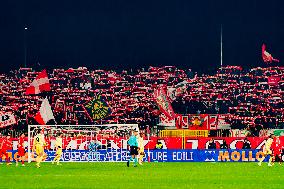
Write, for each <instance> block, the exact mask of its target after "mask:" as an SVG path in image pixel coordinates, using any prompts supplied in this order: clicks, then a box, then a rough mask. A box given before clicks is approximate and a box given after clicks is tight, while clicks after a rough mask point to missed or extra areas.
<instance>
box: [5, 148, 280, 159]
mask: <svg viewBox="0 0 284 189" xmlns="http://www.w3.org/2000/svg"><path fill="white" fill-rule="evenodd" d="M45 153H46V156H45V159H44V161H46V162H51V161H52V160H53V159H54V157H55V151H51V150H48V151H45ZM8 155H9V158H10V160H11V161H15V159H16V158H17V157H18V155H17V152H16V151H10V152H9V154H8ZM27 157H28V156H27V154H26V160H27ZM148 157H149V158H148ZM262 157H263V152H262V151H259V150H150V151H149V152H148V151H147V150H146V151H145V157H144V161H148V160H150V162H257V161H259V160H260V159H261V158H262ZM129 158H130V155H129V151H127V150H98V151H96V152H89V151H86V150H64V151H63V154H62V156H61V160H60V161H63V162H125V161H127V160H128V159H129ZM282 159H283V156H282ZM34 160H35V156H34V155H32V161H34ZM267 160H268V157H267V158H266V159H265V161H267Z"/></svg>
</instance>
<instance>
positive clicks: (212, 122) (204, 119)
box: [176, 114, 230, 130]
mask: <svg viewBox="0 0 284 189" xmlns="http://www.w3.org/2000/svg"><path fill="white" fill-rule="evenodd" d="M227 116H228V115H227V114H216V115H215V114H214V115H210V114H188V115H178V114H177V115H176V127H177V128H178V129H190V130H216V129H230V124H229V123H227V122H226V117H227Z"/></svg>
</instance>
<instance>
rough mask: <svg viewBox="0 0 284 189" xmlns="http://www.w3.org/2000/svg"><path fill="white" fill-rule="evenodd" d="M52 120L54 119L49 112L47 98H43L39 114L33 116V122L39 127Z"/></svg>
mask: <svg viewBox="0 0 284 189" xmlns="http://www.w3.org/2000/svg"><path fill="white" fill-rule="evenodd" d="M52 119H54V116H53V113H52V110H51V106H50V104H49V102H48V100H47V98H45V99H44V100H43V101H42V104H41V106H40V109H39V112H38V113H37V114H36V116H35V120H36V121H37V122H38V123H39V124H41V125H46V123H47V122H48V121H49V120H52Z"/></svg>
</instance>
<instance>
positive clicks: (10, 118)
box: [0, 112, 17, 128]
mask: <svg viewBox="0 0 284 189" xmlns="http://www.w3.org/2000/svg"><path fill="white" fill-rule="evenodd" d="M16 123H17V121H16V119H15V116H14V115H13V113H11V112H0V128H2V127H7V126H9V125H13V124H16Z"/></svg>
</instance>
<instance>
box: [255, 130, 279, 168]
mask: <svg viewBox="0 0 284 189" xmlns="http://www.w3.org/2000/svg"><path fill="white" fill-rule="evenodd" d="M274 137H275V136H274V135H273V134H271V135H270V136H269V138H268V139H267V141H266V142H265V145H264V147H263V154H264V156H263V157H262V158H261V159H260V161H259V162H258V165H259V166H261V163H262V162H263V160H264V159H265V158H266V156H268V155H269V156H270V157H269V161H268V166H269V167H271V166H272V159H273V153H272V150H271V145H272V143H273V139H274Z"/></svg>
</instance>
